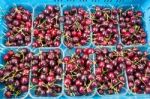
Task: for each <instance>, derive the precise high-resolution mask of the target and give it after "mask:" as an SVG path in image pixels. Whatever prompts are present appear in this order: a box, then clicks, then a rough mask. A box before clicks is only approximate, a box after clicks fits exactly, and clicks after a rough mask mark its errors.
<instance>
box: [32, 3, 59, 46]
mask: <svg viewBox="0 0 150 99" xmlns="http://www.w3.org/2000/svg"><path fill="white" fill-rule="evenodd" d="M59 20H60V8H59V7H58V6H49V5H48V6H47V7H46V8H45V9H44V10H43V12H41V13H40V14H39V15H38V16H37V18H36V19H35V20H34V23H33V25H34V42H33V47H58V46H59V45H60V43H61V31H60V21H59Z"/></svg>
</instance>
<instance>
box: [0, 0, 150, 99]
mask: <svg viewBox="0 0 150 99" xmlns="http://www.w3.org/2000/svg"><path fill="white" fill-rule="evenodd" d="M18 5H21V6H24V7H25V8H26V9H28V10H29V11H31V12H32V30H31V33H32V35H31V43H30V44H29V45H28V46H11V47H8V46H5V41H6V39H7V38H6V37H5V33H6V31H7V26H6V24H5V20H4V18H3V17H4V15H5V14H7V13H8V11H9V9H10V8H11V7H15V6H18ZM46 5H57V6H59V7H60V9H61V11H60V14H61V15H63V11H64V10H67V9H69V8H70V7H72V6H75V7H79V6H80V7H83V8H86V10H87V11H89V13H91V10H90V8H91V7H93V6H96V5H98V6H104V7H115V8H124V9H126V7H134V8H135V9H136V10H141V11H142V12H143V14H144V16H143V28H144V30H145V32H146V34H147V38H146V41H147V42H146V44H145V45H129V46H128V45H124V49H126V48H132V47H135V46H137V47H138V48H139V49H140V50H142V51H148V53H150V44H149V42H150V28H149V27H150V0H1V1H0V68H3V67H4V63H3V58H2V57H3V55H4V54H5V53H6V52H7V51H8V50H14V51H18V49H20V48H25V47H27V48H28V49H30V51H32V52H35V53H36V51H37V50H39V48H33V47H32V46H31V45H32V43H33V40H34V38H33V30H34V28H33V20H34V19H35V18H36V16H37V15H38V14H39V13H40V12H41V11H42V10H43V9H44V7H45V6H46ZM90 27H91V29H92V26H90ZM60 30H62V31H63V24H60ZM118 33H119V38H118V42H119V43H121V38H120V27H119V25H118ZM87 47H91V48H101V47H107V48H109V49H111V50H115V45H113V46H95V45H94V44H93V42H92V33H91V39H90V41H89V43H88V44H87V45H85V46H81V48H87ZM55 48H60V49H61V50H62V53H63V56H65V55H68V54H70V53H68V50H69V49H68V48H67V47H66V46H65V44H64V38H63V36H62V37H61V44H60V46H59V47H44V48H43V47H42V48H41V49H42V50H44V51H47V50H52V49H55ZM71 53H74V49H73V50H72V51H71ZM93 59H94V58H93ZM94 67H95V66H94ZM63 68H64V65H63ZM125 76H126V74H125ZM29 86H30V84H29ZM0 88H1V89H2V88H5V86H4V85H2V84H0ZM62 88H63V89H62V93H61V94H60V95H59V96H57V97H50V96H49V97H37V96H36V95H35V94H34V92H32V91H33V90H30V89H29V90H28V92H26V93H24V94H22V95H21V96H19V97H17V98H18V99H20V98H35V99H37V98H39V99H42V98H43V99H45V98H61V99H65V98H81V99H84V98H85V99H87V98H95V99H99V98H105V99H111V98H119V99H126V98H136V99H141V98H146V99H150V94H135V93H132V92H131V91H130V89H129V88H128V82H127V79H126V86H125V87H124V88H125V90H126V91H125V90H123V91H122V92H121V93H119V94H113V95H99V94H98V93H96V91H95V92H94V94H93V95H91V96H90V97H87V96H81V97H80V96H77V97H71V96H67V95H66V94H65V89H64V84H63V83H62ZM4 91H5V90H0V97H1V98H5V96H4V94H3V93H4Z"/></svg>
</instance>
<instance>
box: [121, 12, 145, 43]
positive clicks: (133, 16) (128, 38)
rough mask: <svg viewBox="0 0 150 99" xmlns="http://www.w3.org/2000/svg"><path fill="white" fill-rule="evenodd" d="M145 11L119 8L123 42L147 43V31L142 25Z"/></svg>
mask: <svg viewBox="0 0 150 99" xmlns="http://www.w3.org/2000/svg"><path fill="white" fill-rule="evenodd" d="M142 17H143V13H142V12H141V11H136V10H134V9H128V10H122V9H119V24H120V28H121V29H120V32H121V40H122V43H123V44H126V45H135V44H145V43H146V33H145V32H144V28H143V27H142V24H143V23H142Z"/></svg>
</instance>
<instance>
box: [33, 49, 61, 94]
mask: <svg viewBox="0 0 150 99" xmlns="http://www.w3.org/2000/svg"><path fill="white" fill-rule="evenodd" d="M61 56H62V55H61V51H60V50H59V49H54V50H50V51H48V52H44V51H42V52H41V51H40V53H39V54H38V55H36V56H34V59H33V61H32V68H31V71H32V77H31V82H32V86H31V89H32V88H35V95H37V96H58V95H59V93H61V91H62V87H61V83H62V74H63V68H62V62H61V60H60V59H61Z"/></svg>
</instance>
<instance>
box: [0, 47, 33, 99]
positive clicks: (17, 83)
mask: <svg viewBox="0 0 150 99" xmlns="http://www.w3.org/2000/svg"><path fill="white" fill-rule="evenodd" d="M32 58H33V53H31V52H30V51H29V50H28V49H25V48H24V49H21V50H19V51H18V52H14V51H12V50H10V51H8V52H7V54H5V55H4V57H3V59H4V62H5V67H4V68H2V69H0V83H3V84H4V85H5V86H6V91H5V93H4V94H5V96H6V97H7V98H11V97H16V96H19V95H21V94H23V93H25V92H27V91H28V83H29V72H30V63H31V60H32Z"/></svg>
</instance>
